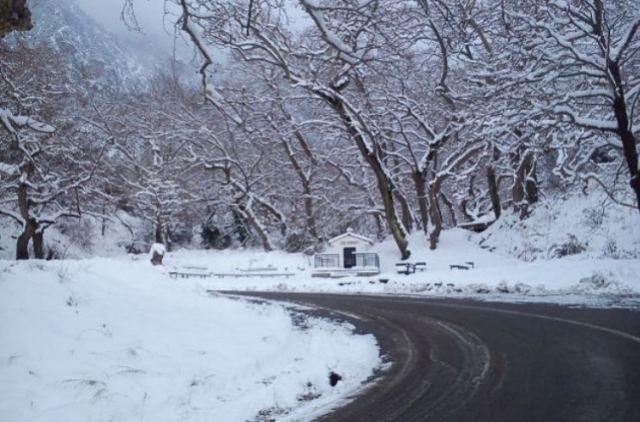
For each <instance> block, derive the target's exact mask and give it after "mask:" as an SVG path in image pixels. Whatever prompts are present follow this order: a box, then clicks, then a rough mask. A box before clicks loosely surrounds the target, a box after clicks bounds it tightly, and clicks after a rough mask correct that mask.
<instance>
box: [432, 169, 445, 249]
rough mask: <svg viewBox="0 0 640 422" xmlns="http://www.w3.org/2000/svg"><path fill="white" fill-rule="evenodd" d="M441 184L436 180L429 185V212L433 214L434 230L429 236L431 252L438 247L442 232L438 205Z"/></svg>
mask: <svg viewBox="0 0 640 422" xmlns="http://www.w3.org/2000/svg"><path fill="white" fill-rule="evenodd" d="M441 183H442V182H441V181H440V180H439V179H436V180H434V181H433V182H431V183H430V185H429V211H430V214H431V222H432V223H433V230H431V234H430V235H429V249H431V250H434V249H436V248H437V247H438V241H439V240H440V233H441V232H442V212H441V211H440V205H439V204H438V196H439V194H440V184H441Z"/></svg>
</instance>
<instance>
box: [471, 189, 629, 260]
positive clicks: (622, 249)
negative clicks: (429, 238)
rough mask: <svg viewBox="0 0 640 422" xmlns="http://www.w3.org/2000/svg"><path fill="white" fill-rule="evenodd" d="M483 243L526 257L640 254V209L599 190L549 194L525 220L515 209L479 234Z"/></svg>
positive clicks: (516, 255)
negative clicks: (614, 200) (619, 202)
mask: <svg viewBox="0 0 640 422" xmlns="http://www.w3.org/2000/svg"><path fill="white" fill-rule="evenodd" d="M479 242H480V244H481V245H482V246H483V247H485V248H487V249H489V250H491V251H495V252H498V253H503V254H508V255H511V256H514V257H516V258H518V259H521V260H523V261H535V260H539V259H555V258H564V257H567V256H572V255H581V256H582V257H583V258H613V259H628V258H639V257H640V216H638V210H637V209H632V208H625V207H622V206H619V205H615V204H612V203H611V202H610V201H606V198H604V197H602V196H601V195H598V194H596V193H592V194H590V196H585V195H572V196H570V197H568V198H562V197H554V198H549V199H546V200H544V201H543V202H541V203H540V204H538V205H537V206H536V207H535V208H534V210H533V212H532V214H531V215H530V216H529V217H528V218H527V219H525V220H520V219H519V218H518V216H517V215H516V214H514V213H511V212H505V213H504V215H503V216H502V217H501V218H500V220H498V221H497V222H496V223H495V224H494V225H493V226H491V227H490V228H489V229H488V230H487V231H485V232H484V233H482V234H480V235H479Z"/></svg>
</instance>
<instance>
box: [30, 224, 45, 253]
mask: <svg viewBox="0 0 640 422" xmlns="http://www.w3.org/2000/svg"><path fill="white" fill-rule="evenodd" d="M31 238H32V239H33V254H34V256H35V258H36V259H44V258H45V256H44V230H38V229H35V230H34V231H33V236H32V237H31Z"/></svg>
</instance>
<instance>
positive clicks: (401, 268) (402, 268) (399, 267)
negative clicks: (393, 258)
mask: <svg viewBox="0 0 640 422" xmlns="http://www.w3.org/2000/svg"><path fill="white" fill-rule="evenodd" d="M426 269H427V263H426V262H398V263H397V264H396V271H397V272H398V274H404V275H409V274H413V273H415V272H416V271H425V270H426Z"/></svg>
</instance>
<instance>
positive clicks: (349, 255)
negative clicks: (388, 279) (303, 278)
mask: <svg viewBox="0 0 640 422" xmlns="http://www.w3.org/2000/svg"><path fill="white" fill-rule="evenodd" d="M327 243H328V244H329V247H328V248H327V251H326V252H325V253H321V254H317V255H316V256H315V258H314V269H313V276H314V277H344V276H348V275H362V276H370V275H376V274H379V273H380V259H379V257H378V254H376V253H372V252H367V251H368V250H369V249H371V247H372V246H373V241H372V240H371V239H369V238H367V237H365V236H361V235H359V234H356V233H354V232H353V231H352V230H351V229H348V230H347V232H346V233H343V234H341V235H339V236H336V237H334V238H333V239H330V240H329V241H328V242H327Z"/></svg>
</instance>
